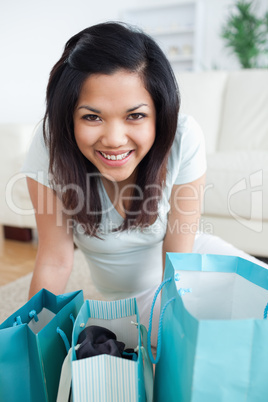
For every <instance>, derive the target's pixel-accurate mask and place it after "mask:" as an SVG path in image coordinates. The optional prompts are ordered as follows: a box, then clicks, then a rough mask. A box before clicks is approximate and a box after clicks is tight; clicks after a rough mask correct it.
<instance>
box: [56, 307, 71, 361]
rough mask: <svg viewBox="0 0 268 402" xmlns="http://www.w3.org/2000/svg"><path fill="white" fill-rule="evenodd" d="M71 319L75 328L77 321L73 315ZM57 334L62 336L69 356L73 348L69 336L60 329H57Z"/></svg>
mask: <svg viewBox="0 0 268 402" xmlns="http://www.w3.org/2000/svg"><path fill="white" fill-rule="evenodd" d="M69 318H70V320H71V321H72V323H73V326H74V321H75V320H74V316H73V314H70V316H69ZM57 333H58V334H59V335H60V336H61V339H62V340H63V342H64V345H65V348H66V352H67V354H68V353H69V350H70V348H71V345H70V342H69V340H68V338H67V335H66V334H65V332H64V331H63V330H62V329H61V328H60V327H57Z"/></svg>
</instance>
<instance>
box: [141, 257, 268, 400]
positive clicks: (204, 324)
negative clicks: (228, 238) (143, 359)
mask: <svg viewBox="0 0 268 402" xmlns="http://www.w3.org/2000/svg"><path fill="white" fill-rule="evenodd" d="M175 279H177V282H176V281H175ZM160 289H162V299H161V313H160V319H159V332H158V346H157V355H156V358H155V359H154V357H153V356H152V354H151V352H150V350H148V352H149V355H150V358H151V360H152V361H153V362H155V363H156V372H155V383H154V384H155V386H154V400H155V401H161V402H162V401H164V400H166V401H169V402H173V401H174V402H175V401H180V402H215V401H217V402H244V401H247V402H264V401H267V400H268V320H267V319H266V318H267V310H268V308H267V302H268V270H266V269H265V268H263V267H261V266H258V265H256V264H254V263H252V262H250V261H247V260H244V259H242V258H239V257H232V256H220V255H200V254H176V253H168V254H167V258H166V266H165V274H164V280H163V283H162V284H161V286H160V287H159V289H158V291H157V292H156V295H155V298H154V301H153V305H152V311H151V317H150V325H149V329H148V343H149V345H150V336H151V329H152V328H151V322H152V313H153V308H154V303H155V300H156V297H157V295H158V293H159V292H160ZM149 349H150V348H149Z"/></svg>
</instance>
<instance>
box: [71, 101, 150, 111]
mask: <svg viewBox="0 0 268 402" xmlns="http://www.w3.org/2000/svg"><path fill="white" fill-rule="evenodd" d="M142 106H149V105H148V104H147V103H140V104H139V105H136V106H133V107H131V108H130V109H128V110H127V113H130V112H134V110H137V109H139V108H140V107H142ZM79 109H87V110H89V111H91V112H93V113H99V114H100V113H101V111H100V110H98V109H95V108H94V107H91V106H88V105H81V106H79V107H78V108H77V110H79Z"/></svg>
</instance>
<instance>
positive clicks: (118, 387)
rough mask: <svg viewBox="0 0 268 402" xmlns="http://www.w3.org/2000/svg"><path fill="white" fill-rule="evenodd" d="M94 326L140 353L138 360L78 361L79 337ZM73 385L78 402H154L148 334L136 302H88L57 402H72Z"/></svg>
mask: <svg viewBox="0 0 268 402" xmlns="http://www.w3.org/2000/svg"><path fill="white" fill-rule="evenodd" d="M91 325H93V326H96V325H97V326H99V327H102V328H105V329H108V330H110V331H112V332H113V333H114V334H115V335H116V337H117V340H118V341H120V342H123V343H124V344H125V347H126V348H127V349H128V348H130V349H134V350H135V351H136V353H137V358H136V359H134V360H128V359H124V358H122V357H117V356H112V355H109V354H98V355H96V356H92V357H86V358H83V359H77V354H76V350H77V349H78V348H79V346H80V345H78V344H77V342H78V338H79V335H80V333H81V332H82V331H83V330H84V329H85V328H86V327H87V326H91ZM142 338H143V342H145V344H146V346H145V347H144V346H143V345H142ZM71 384H72V398H73V401H74V402H89V401H94V402H104V401H105V402H143V401H144V402H145V401H146V400H147V401H148V402H152V395H153V370H152V365H151V362H150V360H149V358H148V355H147V330H146V329H145V327H143V326H142V325H140V321H139V314H138V307H137V303H136V299H134V298H133V299H123V300H116V301H98V300H86V301H85V302H84V304H83V306H82V308H81V310H80V312H79V314H78V316H77V318H76V321H75V324H74V329H73V337H72V347H71V349H70V352H69V354H68V356H67V358H66V359H65V362H64V364H63V369H62V373H61V380H60V386H59V392H58V397H57V402H67V401H68V400H69V393H70V386H71Z"/></svg>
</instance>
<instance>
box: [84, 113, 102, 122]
mask: <svg viewBox="0 0 268 402" xmlns="http://www.w3.org/2000/svg"><path fill="white" fill-rule="evenodd" d="M83 119H85V120H88V121H100V120H101V118H100V117H99V116H97V115H96V114H86V115H85V116H83Z"/></svg>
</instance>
